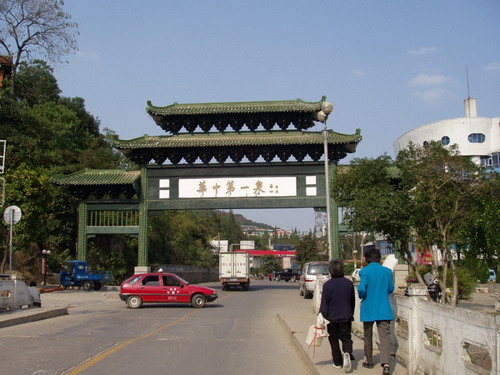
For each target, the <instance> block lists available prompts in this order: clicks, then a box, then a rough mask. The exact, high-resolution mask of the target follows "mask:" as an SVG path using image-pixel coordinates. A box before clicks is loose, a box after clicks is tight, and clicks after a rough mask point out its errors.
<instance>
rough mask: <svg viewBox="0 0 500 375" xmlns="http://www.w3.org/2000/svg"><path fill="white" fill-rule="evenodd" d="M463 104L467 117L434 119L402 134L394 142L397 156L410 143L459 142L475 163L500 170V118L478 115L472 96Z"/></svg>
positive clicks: (465, 154) (462, 150) (463, 152)
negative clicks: (434, 120) (435, 120)
mask: <svg viewBox="0 0 500 375" xmlns="http://www.w3.org/2000/svg"><path fill="white" fill-rule="evenodd" d="M464 106H465V117H460V118H453V119H448V120H442V121H437V122H432V123H430V124H427V125H424V126H420V127H418V128H416V129H413V130H410V131H409V132H407V133H405V134H403V135H402V136H401V137H399V138H398V139H397V140H396V141H395V142H394V153H395V154H396V155H397V154H398V153H399V151H400V150H403V149H405V148H406V147H407V146H408V145H409V144H410V142H413V143H415V144H420V145H425V144H426V143H427V142H430V141H440V142H441V143H442V144H443V145H452V144H457V145H458V147H459V150H460V153H461V154H462V155H464V156H469V157H470V158H471V159H472V160H473V161H474V162H475V163H476V164H482V165H484V166H487V167H490V168H494V169H496V170H499V168H500V117H495V118H488V117H478V116H477V104H476V100H475V99H473V98H467V99H465V100H464Z"/></svg>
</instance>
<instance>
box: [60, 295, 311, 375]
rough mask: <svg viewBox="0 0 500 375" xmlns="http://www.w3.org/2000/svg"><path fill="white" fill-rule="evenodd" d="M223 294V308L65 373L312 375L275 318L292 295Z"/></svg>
mask: <svg viewBox="0 0 500 375" xmlns="http://www.w3.org/2000/svg"><path fill="white" fill-rule="evenodd" d="M219 294H220V297H219V298H220V301H221V302H222V304H223V308H219V306H217V304H208V305H207V306H206V307H205V308H204V309H199V310H194V311H192V312H191V313H188V314H187V315H188V316H186V317H185V318H181V319H179V320H178V321H177V322H173V324H166V325H165V326H164V327H160V329H158V330H157V331H155V332H151V333H150V334H146V335H144V336H143V337H138V338H137V339H133V340H130V341H129V342H127V343H124V345H123V346H121V347H119V348H111V349H110V350H109V351H107V352H103V353H101V354H100V355H99V356H97V357H95V358H93V359H92V360H91V361H89V362H87V363H82V364H81V365H80V366H77V367H75V368H74V369H73V370H72V371H70V372H67V373H66V374H70V375H76V374H84V375H92V374H103V373H119V374H125V375H127V374H136V373H138V372H139V373H142V374H157V373H158V372H160V373H164V372H165V371H168V372H169V373H178V374H196V373H201V372H203V373H204V374H208V375H210V374H218V375H220V374H232V373H236V372H244V373H245V374H262V373H263V372H272V373H274V374H285V373H286V374H292V375H294V374H297V375H298V374H308V373H309V370H308V368H307V366H306V365H305V364H304V363H303V362H302V361H301V360H300V359H299V357H298V355H297V352H296V348H295V347H294V346H293V345H292V344H291V339H290V337H289V336H288V335H287V333H286V332H285V330H283V328H282V327H281V326H280V324H279V322H278V320H277V317H276V308H277V307H278V306H279V304H280V303H283V301H287V303H288V302H291V301H290V299H291V298H293V297H296V296H295V293H294V290H292V289H290V288H266V287H262V288H254V289H253V291H252V292H249V291H248V292H246V291H236V290H235V291H227V292H220V293H219ZM283 294H286V295H287V296H286V297H284V296H283ZM143 309H144V310H148V309H151V308H150V307H148V305H145V307H144V308H143ZM143 309H141V310H143ZM134 311H140V310H134Z"/></svg>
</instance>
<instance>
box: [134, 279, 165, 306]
mask: <svg viewBox="0 0 500 375" xmlns="http://www.w3.org/2000/svg"><path fill="white" fill-rule="evenodd" d="M139 292H140V296H141V298H142V300H143V301H144V302H166V295H165V292H164V291H163V286H162V285H161V283H160V277H159V275H147V276H146V277H144V278H143V279H142V280H141V285H140V286H139Z"/></svg>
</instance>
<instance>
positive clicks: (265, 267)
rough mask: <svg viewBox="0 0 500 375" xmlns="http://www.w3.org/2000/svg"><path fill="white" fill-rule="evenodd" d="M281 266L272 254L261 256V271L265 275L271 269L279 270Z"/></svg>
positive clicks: (271, 270)
mask: <svg viewBox="0 0 500 375" xmlns="http://www.w3.org/2000/svg"><path fill="white" fill-rule="evenodd" d="M282 268H283V267H282V266H281V263H280V262H279V260H278V259H276V257H275V256H273V255H264V256H263V257H262V266H261V272H262V273H264V274H265V275H267V274H270V273H271V272H273V271H278V270H281V269H282Z"/></svg>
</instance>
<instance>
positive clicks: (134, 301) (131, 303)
mask: <svg viewBox="0 0 500 375" xmlns="http://www.w3.org/2000/svg"><path fill="white" fill-rule="evenodd" d="M127 306H128V307H130V308H131V309H138V308H139V307H141V306H142V299H141V297H139V296H130V297H128V298H127Z"/></svg>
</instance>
